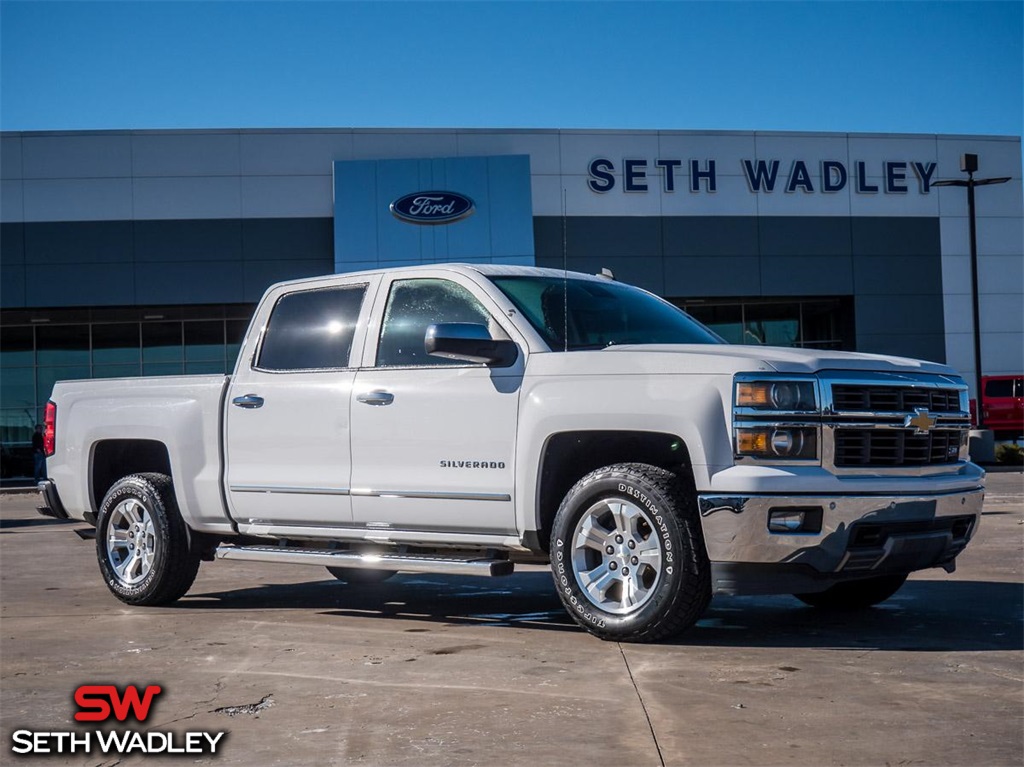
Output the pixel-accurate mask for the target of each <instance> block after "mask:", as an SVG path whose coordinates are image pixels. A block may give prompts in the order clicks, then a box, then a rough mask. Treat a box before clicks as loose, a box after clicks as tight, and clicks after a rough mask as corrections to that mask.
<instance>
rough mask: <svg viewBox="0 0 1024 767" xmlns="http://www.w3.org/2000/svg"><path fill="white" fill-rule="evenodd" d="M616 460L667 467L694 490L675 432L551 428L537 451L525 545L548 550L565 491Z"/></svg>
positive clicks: (689, 464)
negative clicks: (531, 512)
mask: <svg viewBox="0 0 1024 767" xmlns="http://www.w3.org/2000/svg"><path fill="white" fill-rule="evenodd" d="M615 463H646V464H650V465H652V466H657V467H659V468H662V469H668V470H669V471H672V472H675V473H676V474H677V475H678V476H679V477H680V479H681V480H682V481H683V482H684V484H686V485H687V486H688V487H690V488H691V489H692V488H693V482H694V478H693V464H692V462H691V460H690V451H689V448H688V447H687V445H686V442H685V441H684V440H683V438H682V437H680V436H678V435H676V434H671V433H669V432H655V431H634V430H625V429H622V430H619V429H616V430H577V431H562V432H556V433H554V434H551V435H549V436H548V438H547V439H546V440H545V442H544V447H543V449H542V451H541V456H540V462H539V464H538V466H537V475H536V476H537V487H536V497H535V507H534V508H535V510H536V511H535V516H534V520H533V529H528V530H526V531H524V534H523V542H524V544H525V545H526V546H527V547H528V548H530V549H533V550H535V551H538V552H547V551H548V548H549V539H550V537H551V523H552V521H553V520H554V518H555V513H556V512H557V511H558V507H559V505H560V504H561V502H562V499H563V498H564V497H565V494H566V493H567V492H569V489H570V488H571V487H572V486H573V485H574V484H575V483H576V482H577V481H578V480H579V479H580V478H582V477H584V476H586V475H587V474H589V473H590V472H591V471H594V470H595V469H599V468H601V467H603V466H610V465H612V464H615Z"/></svg>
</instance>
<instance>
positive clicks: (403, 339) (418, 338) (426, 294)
mask: <svg viewBox="0 0 1024 767" xmlns="http://www.w3.org/2000/svg"><path fill="white" fill-rule="evenodd" d="M439 322H470V323H474V324H477V325H486V326H487V328H488V330H489V331H490V333H491V337H492V338H493V337H498V336H502V335H504V333H503V331H501V330H500V328H499V327H498V325H497V323H495V322H494V321H493V319H492V318H491V315H490V313H489V312H488V311H487V310H486V309H484V307H483V306H482V305H481V304H480V302H479V301H478V300H477V299H476V298H475V297H474V296H473V294H472V293H470V292H469V291H468V290H466V289H465V288H464V287H462V286H461V285H459V284H458V283H456V282H452V281H451V280H438V279H416V280H396V281H395V282H394V284H392V286H391V294H390V295H389V296H388V305H387V309H386V310H385V311H384V323H383V325H382V326H381V331H380V344H379V345H378V347H377V366H378V367H398V366H406V365H466V364H467V363H465V362H462V361H460V360H452V359H446V358H444V357H433V356H431V355H429V354H427V352H426V350H425V349H424V346H423V340H424V337H425V336H426V333H427V328H428V327H429V326H431V325H433V324H436V323H439ZM495 333H497V334H498V336H496V335H495Z"/></svg>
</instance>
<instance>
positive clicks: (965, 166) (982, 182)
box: [932, 154, 1010, 429]
mask: <svg viewBox="0 0 1024 767" xmlns="http://www.w3.org/2000/svg"><path fill="white" fill-rule="evenodd" d="M977 169H978V155H976V154H962V155H960V170H961V171H963V172H964V173H966V174H967V178H966V179H962V178H949V179H943V180H941V181H933V182H932V186H965V187H967V218H968V220H969V222H970V230H971V309H972V311H973V315H974V402H975V406H974V407H975V411H976V412H977V416H978V428H979V429H983V428H984V427H985V416H984V414H983V412H982V409H981V323H980V320H979V315H980V310H979V308H978V304H979V301H978V237H977V223H976V217H975V214H974V187H976V186H989V185H991V184H1005V183H1006V182H1007V181H1009V180H1010V177H1009V176H1002V177H1000V178H975V177H974V171H976V170H977Z"/></svg>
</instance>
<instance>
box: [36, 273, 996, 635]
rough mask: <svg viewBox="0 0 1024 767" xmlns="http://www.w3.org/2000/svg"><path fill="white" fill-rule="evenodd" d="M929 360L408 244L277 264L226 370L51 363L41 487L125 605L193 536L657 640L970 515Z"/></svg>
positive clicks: (161, 582) (821, 599)
mask: <svg viewBox="0 0 1024 767" xmlns="http://www.w3.org/2000/svg"><path fill="white" fill-rule="evenodd" d="M969 423H970V417H969V412H968V402H967V389H966V387H965V385H964V382H963V381H962V380H961V379H960V377H959V376H958V375H957V374H956V373H955V372H954V371H953V370H951V369H949V368H947V367H944V366H942V365H938V364H933V363H928V362H920V361H916V360H910V359H893V358H887V357H881V356H874V355H868V354H851V353H842V352H820V351H811V350H798V349H784V348H771V347H761V346H756V347H751V346H731V345H727V344H725V343H724V342H723V341H722V340H721V339H720V338H718V337H717V336H716V335H715V334H714V333H712V332H711V331H710V330H708V329H707V328H705V327H703V326H702V325H700V324H699V323H697V322H695V321H694V320H693V319H692V318H690V317H689V316H688V315H686V314H685V313H684V312H682V311H681V310H679V309H677V308H676V307H674V306H673V305H671V304H670V303H668V302H666V301H664V300H662V299H660V298H658V297H656V296H654V295H652V294H650V293H647V292H645V291H643V290H640V289H638V288H634V287H630V286H628V285H624V284H621V283H618V282H615V281H614V280H612V279H609V278H608V277H606V276H589V275H584V274H577V273H572V272H568V273H565V272H561V271H558V270H548V269H535V268H520V267H508V266H483V265H479V266H478V265H434V266H421V267H410V268H403V269H391V270H377V271H369V272H362V273H354V274H345V275H333V276H327V277H322V278H317V279H307V280H301V281H295V282H288V283H283V284H279V285H275V286H273V287H272V288H270V289H269V290H268V291H267V293H266V295H265V296H264V297H263V299H262V301H261V302H260V304H259V306H258V308H257V309H256V313H255V316H254V318H253V321H252V324H251V326H250V328H249V332H248V334H247V336H246V338H245V342H244V345H243V347H242V350H241V353H240V355H239V358H238V361H237V364H236V366H235V371H234V374H233V375H231V376H183V377H174V378H137V379H124V380H104V381H63V382H60V383H58V384H57V385H56V386H55V387H54V391H53V398H52V401H51V402H50V404H49V405H48V408H47V416H46V444H47V450H48V452H49V453H50V455H51V457H50V459H49V473H50V479H49V480H47V481H46V482H44V483H42V484H41V486H40V490H41V492H42V495H43V499H44V503H45V507H44V508H43V509H41V511H43V513H49V514H51V515H55V516H60V517H71V518H74V519H84V520H86V521H87V522H89V523H91V524H93V525H95V527H96V542H97V555H98V559H99V566H100V570H101V572H102V574H103V578H104V580H105V581H106V583H107V586H108V587H109V588H110V590H111V591H112V592H113V593H114V595H115V596H117V597H118V598H119V599H120V600H122V601H123V602H126V603H128V604H133V605H159V604H165V603H169V602H173V601H174V600H176V599H178V598H180V597H181V596H183V595H184V594H185V593H186V591H188V589H189V587H190V586H191V584H192V582H193V580H194V579H195V576H196V572H197V570H198V568H199V563H200V561H201V560H213V559H226V560H232V559H239V560H250V561H253V560H254V561H261V562H268V563H269V562H284V563H289V564H310V565H318V566H326V567H327V568H328V569H329V570H330V572H331V573H332V574H333V575H334V576H335V577H337V578H339V579H341V580H344V581H348V582H350V583H366V582H371V581H376V580H383V579H385V578H387V577H388V576H390V575H392V574H393V573H395V572H398V571H414V572H416V571H418V572H424V571H427V572H451V573H468V574H476V575H506V574H508V573H510V572H511V571H512V569H513V567H514V565H515V563H525V562H532V563H537V562H550V564H551V568H552V572H553V575H554V581H555V586H556V589H557V591H558V594H559V596H560V597H561V599H562V601H563V602H564V604H565V607H566V609H567V610H568V612H569V614H570V615H572V617H573V618H574V619H575V620H576V621H577V622H578V623H579V624H580V625H581V626H583V627H584V628H585V629H587V630H588V631H590V632H591V633H593V634H595V635H597V636H599V637H602V638H606V639H615V640H622V641H656V640H659V639H662V638H665V637H668V636H671V635H672V634H675V633H677V632H679V631H681V630H683V629H685V628H687V627H688V626H690V625H692V624H693V623H694V622H696V621H697V620H698V619H699V618H700V616H701V614H702V613H703V612H704V610H705V609H706V608H707V605H708V603H709V601H710V599H711V597H712V595H713V594H715V593H723V594H772V593H787V594H795V595H796V596H797V597H798V598H799V599H801V600H803V601H804V602H806V603H809V604H811V605H815V606H822V607H831V608H858V607H866V606H869V605H873V604H876V603H878V602H881V601H882V600H885V599H887V598H888V597H889V596H891V595H892V594H893V593H894V592H895V591H896V590H897V589H898V588H899V587H900V586H901V585H902V584H903V582H904V580H905V579H906V577H907V575H908V573H910V572H912V571H914V570H920V569H923V568H931V567H943V568H945V569H946V570H947V571H950V572H951V571H952V570H953V568H954V560H955V558H956V556H957V555H958V554H959V553H960V552H961V551H962V550H963V549H964V547H965V546H966V545H967V542H968V541H969V540H970V539H971V537H972V536H973V535H974V533H975V532H976V530H977V528H978V522H979V519H980V513H981V506H982V499H983V495H984V489H983V480H984V472H983V471H982V470H981V469H980V468H979V467H978V466H976V465H975V464H973V463H971V462H969V460H968V455H967V446H968V441H967V437H968V429H969Z"/></svg>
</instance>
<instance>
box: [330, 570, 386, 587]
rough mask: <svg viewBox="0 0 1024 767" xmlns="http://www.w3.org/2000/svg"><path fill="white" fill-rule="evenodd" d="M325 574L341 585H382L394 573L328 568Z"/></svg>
mask: <svg viewBox="0 0 1024 767" xmlns="http://www.w3.org/2000/svg"><path fill="white" fill-rule="evenodd" d="M327 572H329V573H330V574H331V575H333V576H334V577H335V578H337V579H338V580H339V581H341V582H342V583H362V584H370V583H383V582H384V581H386V580H387V579H388V578H390V577H391V576H393V575H395V574H396V573H395V572H394V571H392V570H363V569H362V568H359V567H328V568H327Z"/></svg>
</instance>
